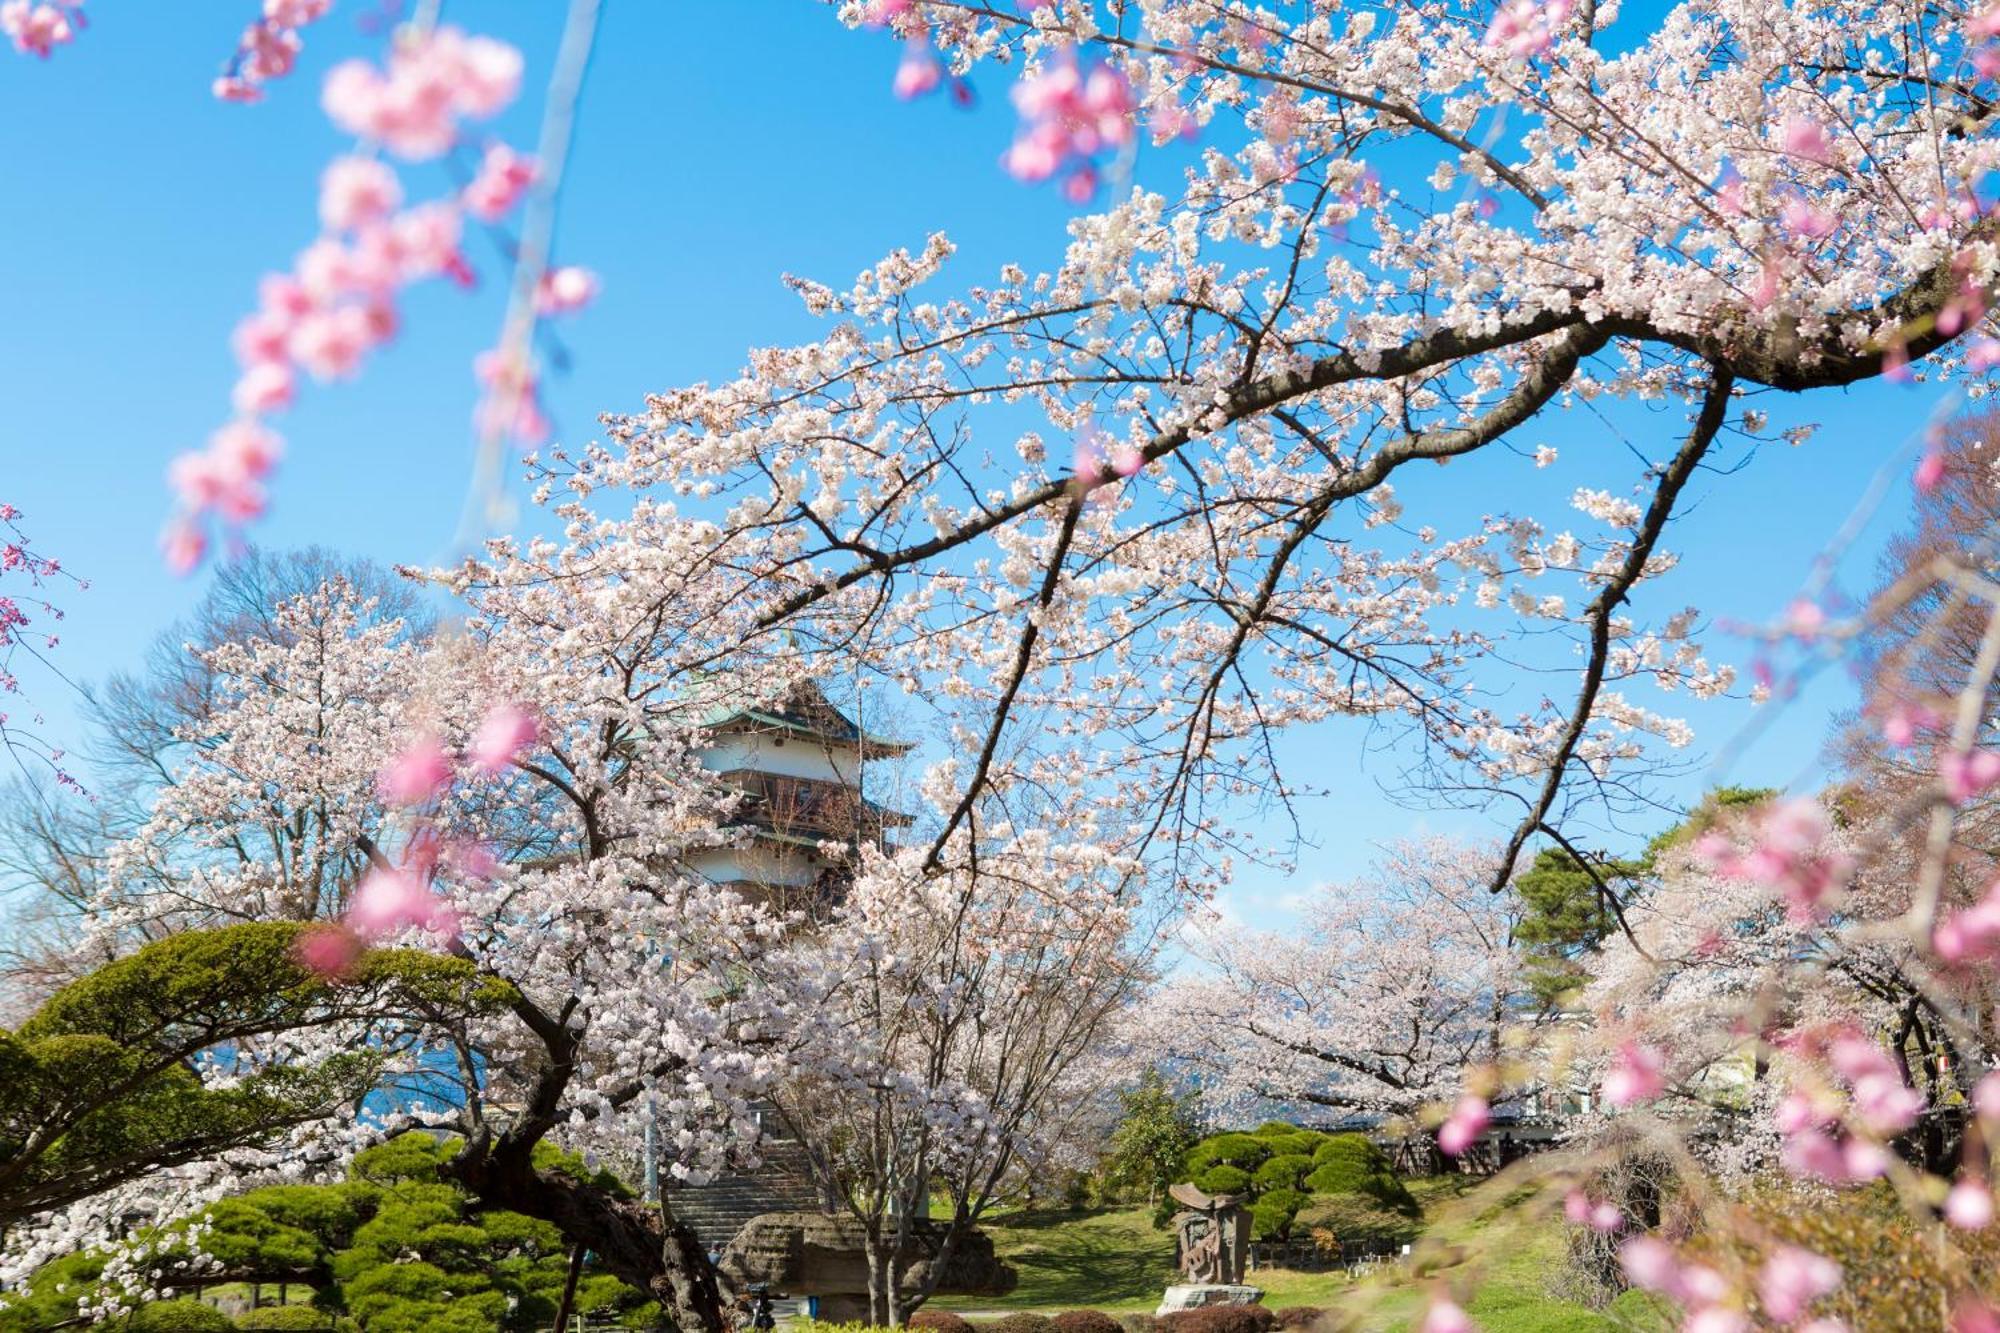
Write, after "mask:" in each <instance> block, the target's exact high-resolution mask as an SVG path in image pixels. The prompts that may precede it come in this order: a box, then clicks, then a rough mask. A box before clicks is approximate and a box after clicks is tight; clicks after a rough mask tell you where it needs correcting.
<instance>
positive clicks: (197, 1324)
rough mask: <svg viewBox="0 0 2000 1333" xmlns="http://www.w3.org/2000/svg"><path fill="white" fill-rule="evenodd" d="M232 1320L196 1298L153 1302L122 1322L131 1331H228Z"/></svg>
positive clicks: (189, 1332) (171, 1332)
mask: <svg viewBox="0 0 2000 1333" xmlns="http://www.w3.org/2000/svg"><path fill="white" fill-rule="evenodd" d="M236 1326H237V1325H236V1321H235V1320H233V1319H231V1318H230V1317H229V1316H228V1315H226V1314H224V1313H222V1311H220V1310H218V1309H216V1308H215V1307H214V1306H212V1305H203V1304H202V1303H201V1302H200V1301H185V1300H184V1301H154V1302H153V1303H152V1304H150V1305H142V1306H140V1307H139V1309H138V1311H137V1312H136V1313H135V1314H134V1315H133V1316H132V1320H131V1322H130V1323H129V1324H127V1325H126V1327H127V1328H128V1329H130V1330H131V1333H228V1330H230V1329H233V1328H235V1327H236Z"/></svg>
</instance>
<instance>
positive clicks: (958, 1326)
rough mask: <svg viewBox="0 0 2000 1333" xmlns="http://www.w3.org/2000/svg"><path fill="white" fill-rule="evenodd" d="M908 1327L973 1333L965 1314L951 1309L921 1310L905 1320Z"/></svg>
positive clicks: (944, 1332) (938, 1331)
mask: <svg viewBox="0 0 2000 1333" xmlns="http://www.w3.org/2000/svg"><path fill="white" fill-rule="evenodd" d="M903 1324H904V1326H905V1327H907V1328H927V1329H929V1330H931V1333H972V1325H971V1324H970V1323H968V1322H966V1319H965V1316H963V1315H956V1314H953V1313H952V1312H951V1311H949V1310H919V1311H917V1312H916V1313H915V1314H913V1315H911V1316H910V1317H909V1318H908V1319H905V1320H904V1321H903Z"/></svg>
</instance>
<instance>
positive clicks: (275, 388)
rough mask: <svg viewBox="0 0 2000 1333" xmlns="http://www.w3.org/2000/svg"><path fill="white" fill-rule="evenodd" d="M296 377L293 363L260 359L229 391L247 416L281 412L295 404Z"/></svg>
mask: <svg viewBox="0 0 2000 1333" xmlns="http://www.w3.org/2000/svg"><path fill="white" fill-rule="evenodd" d="M296 390H297V377H296V376H294V375H293V374H292V369H291V367H290V366H287V365H284V364H282V363H280V362H277V361H259V362H258V363H257V364H255V365H253V366H251V367H250V368H249V369H247V370H245V371H244V372H243V374H242V375H241V376H240V377H239V378H238V379H237V381H236V387H235V388H234V389H233V390H231V391H230V402H231V404H232V405H233V406H234V407H235V408H236V410H237V411H238V412H240V413H242V414H243V415H245V416H255V415H257V414H259V413H262V412H278V411H282V410H283V409H285V408H287V407H290V406H291V405H292V399H293V397H294V395H295V393H296Z"/></svg>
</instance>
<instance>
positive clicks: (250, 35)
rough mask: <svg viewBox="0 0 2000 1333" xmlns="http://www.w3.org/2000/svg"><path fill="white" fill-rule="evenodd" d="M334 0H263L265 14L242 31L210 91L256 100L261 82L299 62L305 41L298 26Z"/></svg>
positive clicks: (314, 18) (234, 99) (310, 20)
mask: <svg viewBox="0 0 2000 1333" xmlns="http://www.w3.org/2000/svg"><path fill="white" fill-rule="evenodd" d="M331 8H333V0H264V16H263V17H262V18H261V19H259V20H258V21H257V22H255V23H252V24H251V25H250V26H249V27H247V28H245V29H244V30H243V35H242V36H241V37H240V38H238V39H237V42H236V53H235V54H234V55H233V56H231V57H230V60H229V66H228V68H227V69H226V70H224V71H223V73H222V74H220V75H218V76H217V78H216V80H215V83H214V86H213V88H212V91H213V92H214V94H215V95H216V96H217V97H219V98H221V99H222V100H223V101H225V102H255V101H257V100H259V99H260V98H262V97H263V95H264V84H266V83H267V82H269V81H270V80H272V79H281V78H283V77H284V76H285V75H287V74H290V73H291V72H292V68H293V66H295V65H296V64H297V63H298V59H299V52H300V51H301V50H303V49H304V47H305V42H304V41H303V39H301V38H300V36H299V29H301V28H303V27H305V26H306V25H308V24H310V23H316V22H318V21H319V20H320V19H322V18H325V17H326V13H327V11H328V10H329V9H331Z"/></svg>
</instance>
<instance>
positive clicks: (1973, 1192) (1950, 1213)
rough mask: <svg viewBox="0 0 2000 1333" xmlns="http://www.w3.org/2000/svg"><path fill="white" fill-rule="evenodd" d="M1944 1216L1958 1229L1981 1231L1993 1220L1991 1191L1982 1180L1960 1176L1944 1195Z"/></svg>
mask: <svg viewBox="0 0 2000 1333" xmlns="http://www.w3.org/2000/svg"><path fill="white" fill-rule="evenodd" d="M1944 1216H1945V1220H1946V1221H1947V1222H1950V1223H1951V1224H1952V1225H1953V1226H1955V1227H1957V1228H1958V1229H1959V1230H1960V1231H1983V1230H1984V1229H1985V1228H1986V1227H1988V1226H1989V1225H1991V1224H1992V1222H1993V1191H1992V1190H1991V1189H1989V1188H1988V1187H1987V1185H1986V1182H1985V1181H1983V1180H1977V1179H1974V1178H1973V1177H1971V1176H1965V1177H1962V1178H1961V1179H1960V1180H1959V1181H1958V1183H1957V1184H1955V1185H1953V1186H1952V1187H1951V1192H1950V1193H1949V1194H1947V1195H1945V1200H1944Z"/></svg>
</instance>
